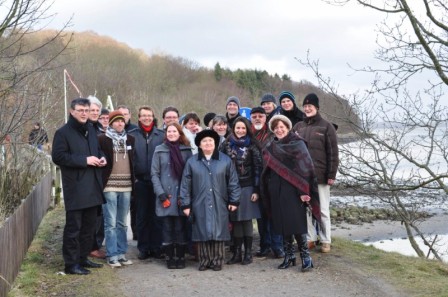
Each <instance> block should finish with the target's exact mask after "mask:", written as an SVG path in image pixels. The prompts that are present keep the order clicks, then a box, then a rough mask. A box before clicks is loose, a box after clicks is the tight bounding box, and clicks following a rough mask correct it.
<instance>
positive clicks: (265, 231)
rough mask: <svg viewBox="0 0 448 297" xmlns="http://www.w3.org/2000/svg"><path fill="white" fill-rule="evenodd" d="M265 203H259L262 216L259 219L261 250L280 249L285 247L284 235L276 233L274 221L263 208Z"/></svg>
mask: <svg viewBox="0 0 448 297" xmlns="http://www.w3.org/2000/svg"><path fill="white" fill-rule="evenodd" d="M262 204H263V203H259V205H260V211H261V218H260V219H257V225H258V234H259V235H260V250H267V249H272V250H273V251H278V250H282V249H283V236H282V235H278V234H275V233H274V231H273V228H272V222H271V220H270V219H269V217H268V215H267V214H266V212H265V211H264V209H263V206H262Z"/></svg>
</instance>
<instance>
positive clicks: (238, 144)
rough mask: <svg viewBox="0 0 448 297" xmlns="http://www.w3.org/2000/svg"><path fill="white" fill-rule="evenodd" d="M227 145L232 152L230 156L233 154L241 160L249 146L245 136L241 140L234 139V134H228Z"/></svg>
mask: <svg viewBox="0 0 448 297" xmlns="http://www.w3.org/2000/svg"><path fill="white" fill-rule="evenodd" d="M229 145H230V149H231V150H232V154H235V155H236V156H237V157H239V158H241V157H242V156H243V155H244V153H245V152H246V150H247V148H248V147H249V145H250V137H249V136H248V135H246V136H244V137H241V138H236V137H235V135H234V134H230V136H229Z"/></svg>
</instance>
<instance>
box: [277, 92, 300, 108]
mask: <svg viewBox="0 0 448 297" xmlns="http://www.w3.org/2000/svg"><path fill="white" fill-rule="evenodd" d="M284 98H289V99H291V101H292V103H294V105H296V97H294V95H293V94H292V93H291V92H289V91H283V92H281V93H280V95H279V96H278V102H279V103H280V104H282V99H284Z"/></svg>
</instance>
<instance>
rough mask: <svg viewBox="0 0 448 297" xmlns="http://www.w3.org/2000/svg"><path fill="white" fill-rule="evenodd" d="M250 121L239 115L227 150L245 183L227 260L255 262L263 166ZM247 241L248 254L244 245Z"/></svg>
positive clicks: (231, 261) (234, 217) (241, 184)
mask: <svg viewBox="0 0 448 297" xmlns="http://www.w3.org/2000/svg"><path fill="white" fill-rule="evenodd" d="M250 128H251V127H250V123H249V121H248V120H247V119H246V118H244V117H238V118H237V119H236V120H235V121H234V123H233V128H232V133H231V134H230V135H229V136H228V137H227V140H226V142H225V146H226V150H225V153H226V154H227V155H228V156H229V157H230V158H231V159H232V162H233V164H234V165H235V168H236V172H237V174H238V181H239V184H240V187H241V197H240V205H239V207H238V209H237V210H236V211H234V212H232V213H231V214H230V221H231V222H232V224H233V234H232V235H233V245H234V248H233V256H232V258H231V259H230V260H229V261H227V264H235V263H241V264H243V265H247V264H250V263H252V242H253V233H254V230H253V225H252V220H253V219H259V218H261V214H260V206H259V205H258V203H259V201H258V200H259V197H260V175H261V170H262V169H263V162H262V159H261V151H260V148H259V147H258V143H257V141H256V140H255V138H254V137H253V135H252V131H251V129H250ZM243 244H244V258H243V256H242V249H241V247H242V245H243Z"/></svg>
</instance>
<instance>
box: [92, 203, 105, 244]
mask: <svg viewBox="0 0 448 297" xmlns="http://www.w3.org/2000/svg"><path fill="white" fill-rule="evenodd" d="M101 208H102V207H101V206H99V207H98V212H97V217H96V229H95V235H94V240H93V248H92V251H96V250H99V249H100V248H101V247H102V246H103V241H104V218H103V212H102V210H101Z"/></svg>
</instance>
